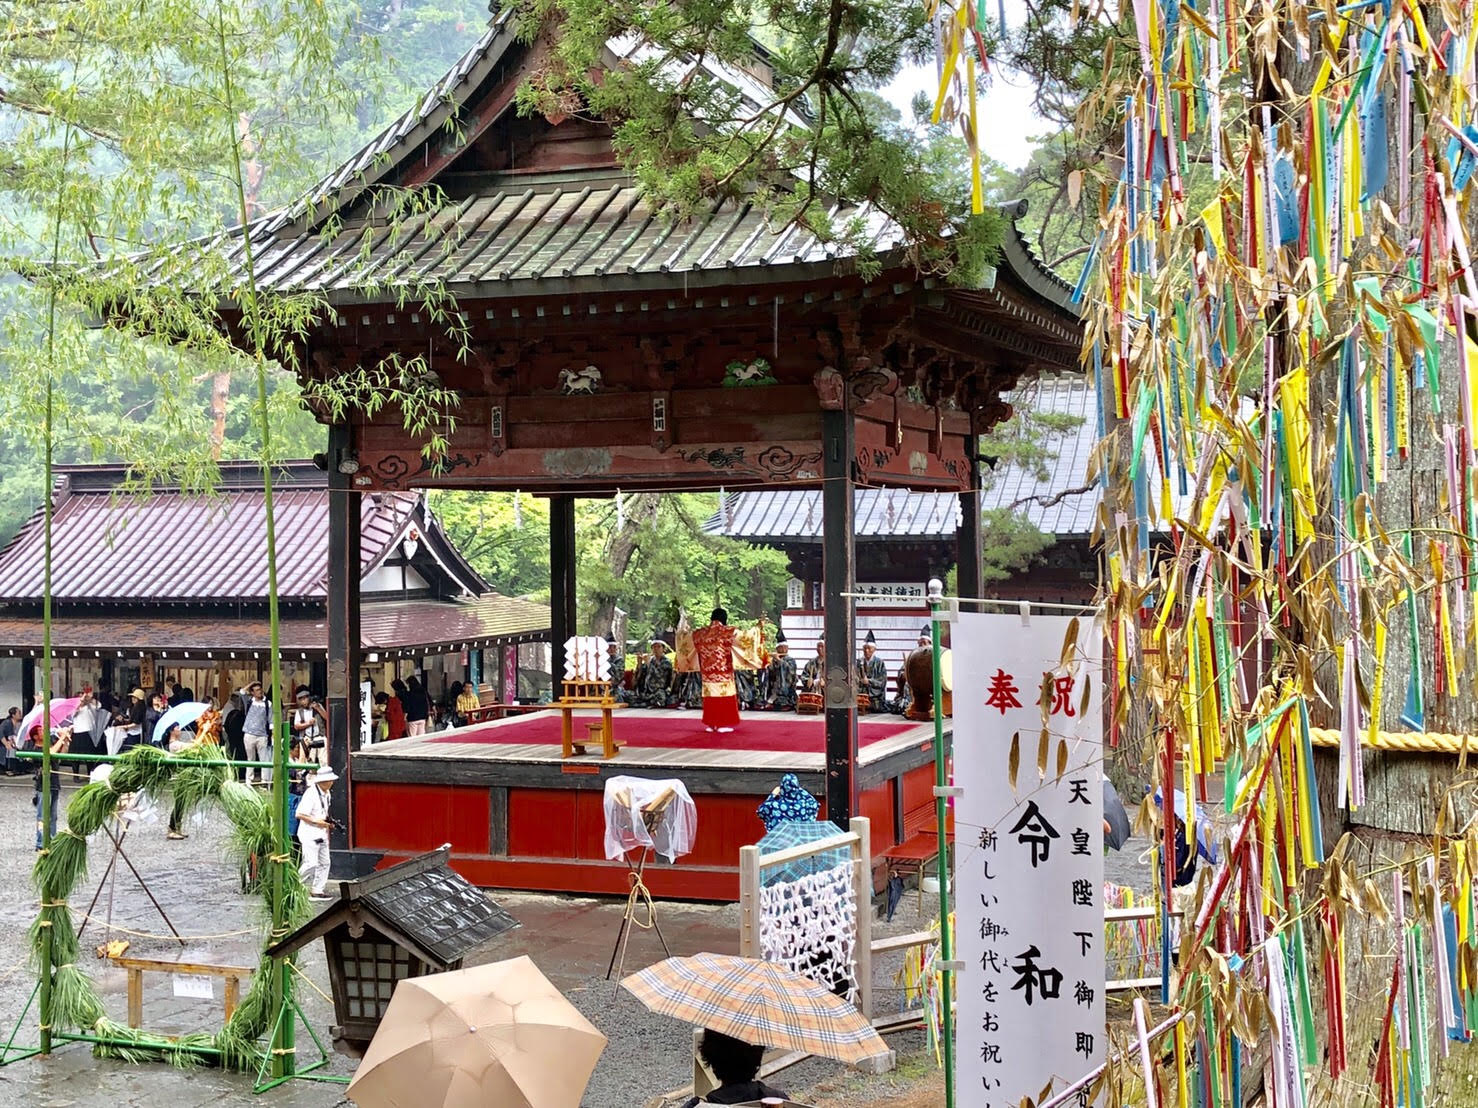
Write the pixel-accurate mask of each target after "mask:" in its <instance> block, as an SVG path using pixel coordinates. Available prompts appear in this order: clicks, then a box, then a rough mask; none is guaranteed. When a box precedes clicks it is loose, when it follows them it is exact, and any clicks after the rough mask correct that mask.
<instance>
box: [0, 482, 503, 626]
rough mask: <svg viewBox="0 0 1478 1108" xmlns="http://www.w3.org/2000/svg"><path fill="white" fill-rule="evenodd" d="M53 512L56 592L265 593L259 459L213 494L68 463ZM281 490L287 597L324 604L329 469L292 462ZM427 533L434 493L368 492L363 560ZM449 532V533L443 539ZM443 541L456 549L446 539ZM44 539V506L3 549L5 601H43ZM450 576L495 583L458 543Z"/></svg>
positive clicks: (155, 595)
mask: <svg viewBox="0 0 1478 1108" xmlns="http://www.w3.org/2000/svg"><path fill="white" fill-rule="evenodd" d="M58 472H59V481H58V490H57V494H56V499H55V512H54V515H53V519H52V550H53V558H52V596H53V599H55V600H58V601H92V602H113V603H125V602H141V601H162V602H166V603H188V602H206V601H223V602H231V603H239V602H248V603H250V602H253V601H265V599H266V596H267V531H266V511H265V507H264V496H263V493H262V487H261V480H260V477H259V476H258V475H257V474H256V470H255V466H254V465H252V466H232V465H229V464H228V465H226V466H223V474H222V480H221V483H220V486H219V488H218V489H217V490H216V492H215V493H214V494H212V495H201V494H193V493H185V492H181V491H180V490H178V489H171V488H163V487H160V488H156V489H155V491H153V492H151V493H149V494H146V495H142V496H138V497H134V496H132V495H128V494H123V493H120V492H119V491H118V488H117V486H118V483H119V481H121V479H122V476H123V469H122V467H119V466H61V467H58ZM278 481H280V483H276V482H274V483H275V484H276V490H275V491H276V495H275V496H274V499H273V506H274V518H275V522H276V539H277V572H278V596H279V598H280V599H281V600H284V601H287V602H295V601H322V600H323V599H324V598H325V597H326V595H327V584H328V580H327V579H328V539H329V535H328V503H329V491H328V480H327V476H326V475H325V474H323V473H321V472H320V471H318V470H317V469H315V468H314V467H313V466H312V464H311V463H288V464H287V465H285V466H284V467H283V469H282V471H281V474H280V476H279V478H278ZM417 520H419V521H420V522H419V523H418V526H420V527H421V528H422V529H423V530H425V531H426V532H428V533H429V532H431V531H432V530H433V529H435V522H434V520H432V521H431V522H430V523H429V524H428V523H427V522H426V516H425V513H424V505H423V494H421V493H416V492H401V493H394V492H391V493H375V494H368V495H363V496H361V497H360V569H361V572H367V571H368V570H370V569H371V568H373V567H374V566H377V565H378V564H379V563H380V562H381V561H382V560H383V559H384V557H385V555H386V553H387V552H388V551H389V550H390V549H391V547H392V546H393V544H394V543H395V542H397V541H398V539H399V538H400V536H401V534H402V533H403V532H404V530H405V529H406V527H407V526H409V525H410V524H411V523H412V522H413V521H417ZM438 538H440V536H438ZM441 546H442V547H443V548H446V547H450V543H449V542H442V543H441ZM44 557H45V543H44V522H43V518H42V513H41V512H40V511H37V512H36V514H35V515H33V516H32V517H31V518H30V519H29V520H28V521H27V522H26V523H25V525H24V526H22V528H21V529H20V531H19V532H18V533H17V534H16V536H15V538H13V539H12V540H11V541H10V543H9V544H8V545H7V546H6V547H5V548H4V549H3V550H0V602H36V601H39V599H40V597H41V593H42V581H43V570H44ZM452 561H453V563H454V564H453V565H451V566H450V567H449V569H450V573H451V575H452V576H453V577H454V578H456V579H457V580H458V581H459V582H460V587H462V588H465V589H468V590H470V591H475V592H481V591H484V590H485V589H486V587H487V583H486V582H484V581H482V579H481V578H480V577H478V576H477V574H476V573H475V571H473V570H472V569H471V567H469V566H467V565H466V563H465V562H463V561H461V559H460V556H457V555H455V552H454V551H452Z"/></svg>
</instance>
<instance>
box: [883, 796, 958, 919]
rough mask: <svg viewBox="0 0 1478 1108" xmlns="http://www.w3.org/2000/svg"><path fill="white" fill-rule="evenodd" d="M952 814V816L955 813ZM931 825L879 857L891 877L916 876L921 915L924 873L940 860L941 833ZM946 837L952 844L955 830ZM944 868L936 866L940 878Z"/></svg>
mask: <svg viewBox="0 0 1478 1108" xmlns="http://www.w3.org/2000/svg"><path fill="white" fill-rule="evenodd" d="M950 814H951V816H952V815H953V814H954V813H952V812H951V813H950ZM949 822H952V821H949ZM949 822H946V824H945V826H946V828H949ZM929 823H930V825H929V826H928V827H927V828H921V829H920V830H918V831H915V832H914V833H913V834H912V835H910V836H908V838H906V839H904V840H903V841H902V842H901V843H899V844H898V845H897V846H890V847H889V848H888V849H887V850H885V851H883V852H882V853H881V854H880V855H878V857H880V858H882V859H883V861H884V862H886V863H887V866H888V874H889V876H892V875H893V874H895V873H896V874H898V876H900V877H902V876H903V875H904V874H909V873H911V874H913V875H915V877H916V878H917V880H918V896H919V914H920V915H923V913H924V871H925V870H926V869H928V868H929V864H930V863H931V862H937V861H938V859H939V832H938V831H937V830H936V825H935V823H934V821H933V820H930V821H929ZM946 835H947V840H948V842H947V845H948V844H952V843H953V842H954V831H953V828H949V830H947V832H946ZM944 868H946V867H944V866H938V865H936V866H935V867H934V869H935V875H936V876H939V870H941V869H944Z"/></svg>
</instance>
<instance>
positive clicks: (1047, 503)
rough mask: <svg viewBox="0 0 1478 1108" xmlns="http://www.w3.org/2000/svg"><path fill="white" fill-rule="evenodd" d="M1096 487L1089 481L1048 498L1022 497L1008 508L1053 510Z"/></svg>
mask: <svg viewBox="0 0 1478 1108" xmlns="http://www.w3.org/2000/svg"><path fill="white" fill-rule="evenodd" d="M1097 487H1098V482H1096V481H1090V482H1088V483H1087V484H1086V485H1078V486H1077V487H1076V488H1071V489H1063V490H1062V491H1061V492H1055V493H1052V494H1051V495H1050V496H1049V495H1047V494H1045V493H1043V494H1039V495H1037V496H1023V497H1022V498H1021V499H1020V500H1013V501H1012V502H1011V503H1010V504H1009V505H1007V506H1008V507H1010V508H1019V507H1021V506H1022V505H1023V504H1032V503H1035V504H1038V505H1040V506H1041V507H1043V508H1055V507H1057V505H1059V504H1061V503H1062V502H1063V501H1064V500H1066V499H1067V498H1068V497H1069V496H1082V495H1083V494H1084V493H1089V492H1092V491H1093V490H1094V489H1096V488H1097Z"/></svg>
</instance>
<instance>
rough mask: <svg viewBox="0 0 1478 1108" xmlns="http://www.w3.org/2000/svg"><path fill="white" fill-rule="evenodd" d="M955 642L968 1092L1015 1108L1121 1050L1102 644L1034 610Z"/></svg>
mask: <svg viewBox="0 0 1478 1108" xmlns="http://www.w3.org/2000/svg"><path fill="white" fill-rule="evenodd" d="M950 636H951V646H952V651H953V663H954V689H955V693H954V783H955V784H956V785H957V786H960V787H961V788H962V789H963V792H962V793H961V795H959V796H958V797H957V798H956V799H955V802H954V803H955V837H956V840H955V904H956V912H955V927H956V945H955V951H956V954H955V957H956V959H958V960H960V961H962V962H963V963H964V969H963V970H962V971H961V972H960V973H959V974H958V976H957V977H956V990H957V998H958V999H957V1009H956V1010H957V1012H958V1016H957V1018H956V1021H955V1028H956V1031H955V1047H956V1049H955V1073H956V1083H957V1084H956V1088H957V1089H958V1090H959V1097H960V1101H959V1102H960V1103H961V1104H969V1105H971V1108H1006V1106H1007V1105H1010V1106H1012V1108H1015V1106H1016V1105H1018V1104H1020V1103H1021V1098H1022V1097H1024V1096H1029V1097H1032V1098H1033V1099H1034V1100H1035V1099H1036V1098H1037V1097H1038V1095H1039V1094H1040V1093H1041V1091H1042V1089H1043V1088H1044V1087H1046V1085H1047V1084H1048V1082H1049V1081H1050V1082H1051V1083H1052V1087H1053V1089H1054V1090H1058V1091H1060V1090H1062V1089H1064V1088H1066V1087H1067V1086H1068V1085H1070V1084H1072V1083H1073V1082H1075V1081H1076V1080H1077V1079H1078V1078H1079V1077H1081V1076H1082V1075H1083V1074H1085V1073H1087V1072H1088V1071H1089V1070H1091V1069H1093V1068H1094V1067H1095V1066H1097V1065H1098V1064H1099V1063H1100V1062H1102V1061H1103V1060H1104V1055H1105V1047H1106V1045H1107V1042H1106V1039H1107V1035H1106V1032H1105V1021H1104V995H1103V986H1104V955H1103V942H1104V928H1103V785H1102V767H1103V720H1102V717H1101V704H1102V697H1101V691H1100V690H1101V688H1102V683H1101V679H1100V678H1101V674H1102V672H1103V671H1102V666H1101V664H1100V644H1101V641H1102V640H1101V636H1100V634H1099V628H1098V625H1097V623H1096V621H1095V620H1094V619H1093V618H1092V617H1091V616H1088V615H1085V616H1083V617H1082V618H1081V619H1080V620H1074V619H1072V618H1070V617H1067V616H1044V615H1035V614H1033V615H1030V616H1027V615H1023V614H1020V613H1012V614H1010V615H996V614H975V613H970V614H961V615H960V616H959V618H958V620H957V621H956V622H955V623H954V624H953V626H952V628H951V631H950ZM1069 640H1072V641H1071V643H1069ZM1069 1103H1070V1104H1076V1103H1081V1104H1084V1105H1087V1104H1089V1103H1091V1101H1090V1100H1089V1099H1088V1097H1087V1095H1086V1091H1085V1093H1084V1095H1083V1097H1082V1098H1081V1099H1074V1100H1072V1101H1069Z"/></svg>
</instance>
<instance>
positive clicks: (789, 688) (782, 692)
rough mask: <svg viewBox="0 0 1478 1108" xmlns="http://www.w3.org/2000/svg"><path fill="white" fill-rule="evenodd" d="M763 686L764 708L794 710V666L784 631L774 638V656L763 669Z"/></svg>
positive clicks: (783, 710)
mask: <svg viewBox="0 0 1478 1108" xmlns="http://www.w3.org/2000/svg"><path fill="white" fill-rule="evenodd" d="M765 688H766V693H765V705H764V706H765V707H766V708H768V709H771V710H772V711H776V712H793V711H795V694H796V666H795V659H794V658H792V657H791V656H790V643H788V642H786V641H785V632H784V631H782V632H780V634H779V636H778V637H777V638H776V640H775V656H774V657H773V658H771V659H770V666H769V668H768V669H767V670H766V671H765Z"/></svg>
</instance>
